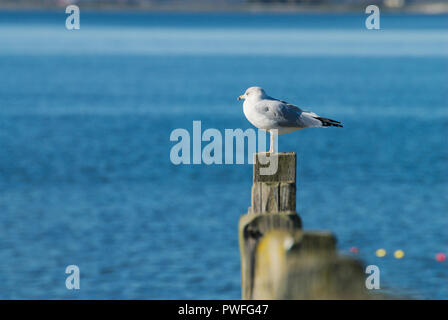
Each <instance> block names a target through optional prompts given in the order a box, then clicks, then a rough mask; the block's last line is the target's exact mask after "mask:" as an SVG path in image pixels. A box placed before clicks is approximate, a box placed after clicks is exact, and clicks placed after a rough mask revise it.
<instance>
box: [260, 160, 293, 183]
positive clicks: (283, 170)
mask: <svg viewBox="0 0 448 320" xmlns="http://www.w3.org/2000/svg"><path fill="white" fill-rule="evenodd" d="M275 161H277V170H274V171H273V172H272V174H263V172H260V168H261V169H263V168H268V167H269V166H272V163H273V162H275ZM296 165H297V154H296V153H295V152H281V153H272V154H270V153H265V152H260V153H255V154H254V182H289V183H295V182H296Z"/></svg>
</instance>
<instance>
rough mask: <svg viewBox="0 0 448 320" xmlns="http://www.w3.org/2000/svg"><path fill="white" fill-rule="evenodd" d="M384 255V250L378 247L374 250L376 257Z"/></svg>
mask: <svg viewBox="0 0 448 320" xmlns="http://www.w3.org/2000/svg"><path fill="white" fill-rule="evenodd" d="M385 255H386V250H384V249H378V250H376V256H377V257H379V258H382V257H384V256H385Z"/></svg>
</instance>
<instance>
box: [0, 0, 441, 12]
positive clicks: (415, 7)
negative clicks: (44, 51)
mask: <svg viewBox="0 0 448 320" xmlns="http://www.w3.org/2000/svg"><path fill="white" fill-rule="evenodd" d="M371 2H372V4H376V5H378V7H379V8H380V10H381V12H390V13H408V14H447V13H448V3H447V2H425V3H410V4H405V5H403V6H399V7H394V6H386V5H383V4H382V3H379V2H378V1H371ZM375 2H376V3H375ZM70 4H76V5H78V6H79V7H80V8H81V9H87V10H95V11H102V10H104V11H149V12H150V11H153V12H169V11H172V12H252V13H257V12H260V13H327V14H328V13H352V12H353V13H359V12H360V11H361V12H364V11H365V8H366V6H367V4H366V3H361V4H359V3H357V4H355V3H348V4H347V3H320V4H313V5H310V4H308V5H307V4H291V3H282V4H281V3H275V4H268V3H224V2H220V3H213V4H212V3H203V2H201V3H195V2H184V3H144V2H143V3H137V2H135V3H128V2H121V3H104V2H103V3H92V2H82V1H80V2H76V1H59V2H58V3H56V4H55V3H50V2H43V3H38V4H37V3H36V2H35V1H21V2H20V3H17V2H16V1H9V0H6V1H1V2H0V10H4V11H6V10H58V11H59V10H60V9H61V8H65V7H66V6H68V5H70Z"/></svg>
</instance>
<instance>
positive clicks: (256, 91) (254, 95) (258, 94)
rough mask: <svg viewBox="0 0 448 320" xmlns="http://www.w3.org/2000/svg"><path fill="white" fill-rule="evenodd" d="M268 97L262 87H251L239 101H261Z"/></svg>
mask: <svg viewBox="0 0 448 320" xmlns="http://www.w3.org/2000/svg"><path fill="white" fill-rule="evenodd" d="M265 97H267V95H266V92H264V90H263V89H262V88H260V87H250V88H249V89H247V90H246V92H245V93H244V94H243V95H241V96H239V97H238V100H242V99H246V100H254V101H257V100H261V99H264V98H265Z"/></svg>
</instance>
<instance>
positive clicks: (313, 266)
mask: <svg viewBox="0 0 448 320" xmlns="http://www.w3.org/2000/svg"><path fill="white" fill-rule="evenodd" d="M270 161H271V162H272V161H274V162H275V161H277V170H275V171H274V172H271V174H263V173H265V172H266V170H264V169H265V167H266V166H267V165H270V164H271V163H270ZM296 162H297V160H296V154H295V153H277V154H272V155H269V154H266V153H257V154H255V155H254V176H253V177H254V178H253V186H252V196H251V206H250V207H249V212H248V213H247V214H245V215H243V216H241V218H240V222H239V242H240V253H241V284H242V298H243V299H340V298H341V299H344V298H350V299H355V298H365V295H364V293H365V292H364V289H365V288H364V282H363V276H364V274H363V271H362V265H361V263H359V262H358V261H356V260H354V259H351V258H349V257H340V256H339V255H338V254H337V251H336V238H335V237H334V236H333V235H332V234H331V233H330V232H325V231H319V232H305V231H303V230H302V229H301V227H302V223H301V219H300V217H299V216H298V215H297V213H296Z"/></svg>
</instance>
